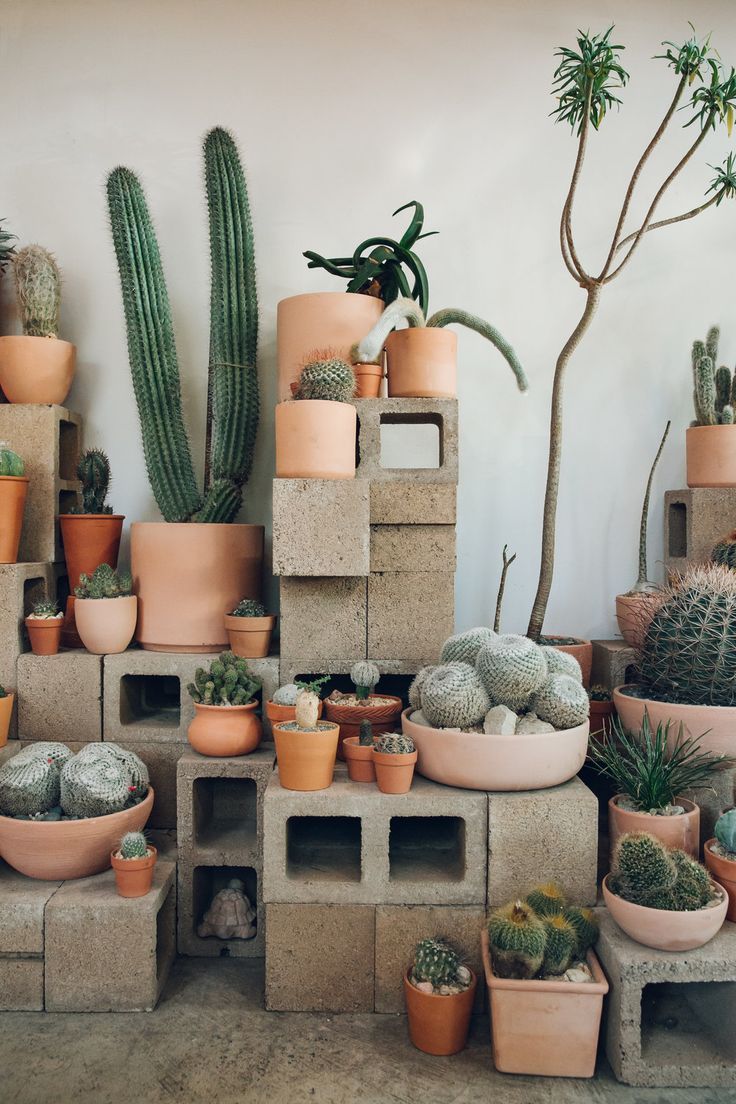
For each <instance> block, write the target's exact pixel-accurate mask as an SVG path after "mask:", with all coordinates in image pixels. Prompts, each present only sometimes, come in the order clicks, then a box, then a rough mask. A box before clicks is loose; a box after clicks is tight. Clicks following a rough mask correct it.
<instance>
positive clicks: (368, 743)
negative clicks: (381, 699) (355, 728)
mask: <svg viewBox="0 0 736 1104" xmlns="http://www.w3.org/2000/svg"><path fill="white" fill-rule="evenodd" d="M358 743H359V744H360V746H361V747H373V725H372V724H371V722H370V721H369V720H367V719H366V718H364V719H363V720H362V721H361V722H360V735H359V737H358Z"/></svg>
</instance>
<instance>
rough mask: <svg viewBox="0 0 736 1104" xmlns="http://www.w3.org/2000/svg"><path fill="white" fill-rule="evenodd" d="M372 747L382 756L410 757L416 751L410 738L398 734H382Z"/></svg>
mask: <svg viewBox="0 0 736 1104" xmlns="http://www.w3.org/2000/svg"><path fill="white" fill-rule="evenodd" d="M373 746H374V748H375V749H376V751H380V752H381V753H382V754H383V755H412V754H413V753H414V752H415V751H416V748H415V747H414V741H413V740H412V738H411V736H403V735H402V734H401V733H400V732H384V733H383V735H382V736H379V737H378V739H377V740H376V742H375V743H374V745H373Z"/></svg>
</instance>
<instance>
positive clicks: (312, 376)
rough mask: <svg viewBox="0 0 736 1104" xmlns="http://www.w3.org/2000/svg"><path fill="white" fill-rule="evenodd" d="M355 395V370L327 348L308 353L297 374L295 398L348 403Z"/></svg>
mask: <svg viewBox="0 0 736 1104" xmlns="http://www.w3.org/2000/svg"><path fill="white" fill-rule="evenodd" d="M354 395H355V370H354V369H353V366H352V364H348V362H347V361H346V360H343V359H342V357H340V356H335V355H334V354H332V353H331V352H330V351H329V350H328V351H326V352H324V353H321V352H315V353H312V354H310V356H309V357H308V358H307V361H306V363H305V365H304V367H303V368H302V371H301V375H300V376H299V386H298V387H297V391H296V395H295V398H297V399H327V400H330V401H332V402H344V403H349V402H351V401H352V399H353V397H354Z"/></svg>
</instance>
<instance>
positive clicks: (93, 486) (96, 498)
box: [69, 448, 112, 514]
mask: <svg viewBox="0 0 736 1104" xmlns="http://www.w3.org/2000/svg"><path fill="white" fill-rule="evenodd" d="M77 479H78V480H79V482H80V483H81V484H82V503H81V505H80V506H73V507H72V508H71V510H70V511H69V513H70V514H111V513H112V506H108V505H107V492H108V490H109V487H110V461H109V460H108V458H107V456H106V454H105V453H104V452H103V451H102V449H96V448H95V449H87V450H86V452H83V453H82V455H81V456H80V457H79V462H78V464H77Z"/></svg>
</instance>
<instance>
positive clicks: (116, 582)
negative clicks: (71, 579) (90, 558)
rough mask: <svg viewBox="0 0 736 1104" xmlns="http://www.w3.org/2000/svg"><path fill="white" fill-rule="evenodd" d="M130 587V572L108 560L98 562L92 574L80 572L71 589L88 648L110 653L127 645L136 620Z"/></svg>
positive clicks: (94, 651) (94, 652) (135, 608)
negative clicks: (118, 569)
mask: <svg viewBox="0 0 736 1104" xmlns="http://www.w3.org/2000/svg"><path fill="white" fill-rule="evenodd" d="M132 589H133V580H132V578H131V576H130V574H129V572H121V573H120V574H119V573H118V572H117V571H116V570H115V569H114V568H112V567H110V565H109V564H107V563H102V564H98V565H97V567H96V568H95V569H94V571H93V572H92V574H91V575H86V574H85V573H84V572H82V574H81V576H80V579H79V585H78V586H77V587H75V590H74V596H75V598H76V602H75V604H74V618H75V622H76V626H77V631H78V633H79V636H80V639H81V641H82V644H84V646H85V648H86V649H87V651H88V652H92V653H93V654H94V655H113V654H116V653H118V652H124V651H125V649H126V648H127V647H128V645H129V644H130V642H131V640H132V639H133V633H134V632H135V625H136V621H137V620H138V599H137V598H136V596H135V594H133V593H131V592H132Z"/></svg>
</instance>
